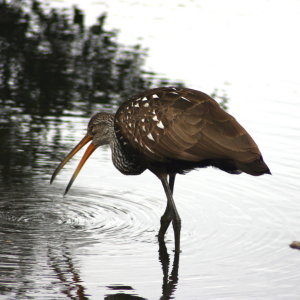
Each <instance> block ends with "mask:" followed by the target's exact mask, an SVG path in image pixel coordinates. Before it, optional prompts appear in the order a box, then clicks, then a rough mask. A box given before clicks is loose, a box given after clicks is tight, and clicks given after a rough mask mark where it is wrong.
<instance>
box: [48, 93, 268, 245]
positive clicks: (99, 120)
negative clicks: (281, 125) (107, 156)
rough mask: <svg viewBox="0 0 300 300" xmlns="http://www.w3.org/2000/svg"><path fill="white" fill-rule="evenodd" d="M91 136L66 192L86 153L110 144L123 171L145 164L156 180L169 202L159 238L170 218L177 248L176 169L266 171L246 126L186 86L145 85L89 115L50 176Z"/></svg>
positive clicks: (134, 171)
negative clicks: (83, 131)
mask: <svg viewBox="0 0 300 300" xmlns="http://www.w3.org/2000/svg"><path fill="white" fill-rule="evenodd" d="M90 140H92V143H91V144H90V146H89V147H88V149H87V150H86V153H85V155H84V157H83V158H82V160H81V162H80V164H79V166H78V168H77V170H76V171H75V173H74V175H73V177H72V179H71V181H70V183H69V185H68V187H67V189H66V192H67V191H68V189H69V188H70V186H71V185H72V183H73V181H74V179H75V178H76V176H77V174H78V173H79V171H80V169H81V167H82V166H83V164H84V162H85V161H86V160H87V158H88V157H89V156H90V154H91V153H92V152H93V151H94V150H95V149H96V148H97V147H98V146H101V145H104V144H110V146H111V149H112V160H113V163H114V165H115V166H116V168H117V169H118V170H119V171H121V172H122V173H123V174H126V175H137V174H141V173H142V172H143V171H145V170H146V169H149V170H150V171H151V172H153V173H154V174H155V175H156V176H157V177H158V178H159V179H160V180H161V182H162V184H163V187H164V189H165V192H166V195H167V199H168V202H167V208H166V211H165V213H164V214H163V216H162V218H161V227H160V231H159V239H160V241H162V240H163V238H164V235H165V232H166V230H167V228H168V226H169V224H170V222H171V221H173V227H174V233H175V250H176V251H179V250H180V228H181V221H180V217H179V214H178V212H177V210H176V206H175V203H174V200H173V196H172V194H173V188H174V182H175V176H176V174H177V173H181V174H182V173H186V172H188V171H190V170H192V169H194V168H202V167H207V166H213V167H217V168H219V169H221V170H223V171H225V172H228V173H232V174H239V173H241V172H245V173H248V174H250V175H254V176H257V175H262V174H270V171H269V168H268V167H267V165H266V164H265V163H264V161H263V158H262V155H261V153H260V151H259V149H258V147H257V145H256V143H255V142H254V140H253V139H252V138H251V136H250V135H249V134H248V133H247V132H246V130H245V129H244V128H243V127H242V126H241V125H240V124H239V123H238V122H237V121H236V120H235V119H234V118H233V117H232V116H231V115H230V114H228V113H227V112H225V111H224V110H223V109H222V108H221V107H220V106H219V104H218V103H217V102H216V101H215V100H213V99H212V98H211V97H209V96H208V95H206V94H204V93H202V92H200V91H196V90H192V89H187V88H175V87H163V88H156V89H152V90H148V91H145V92H143V93H140V94H138V95H136V96H134V97H132V98H130V99H129V100H128V101H126V102H124V103H123V104H122V105H121V106H120V107H119V109H118V110H117V112H116V114H115V115H113V114H109V113H103V112H100V113H98V114H96V115H94V116H93V117H92V118H91V120H90V122H89V125H88V133H87V135H86V136H85V137H84V138H83V140H82V141H81V142H80V143H79V144H78V145H77V146H76V147H75V148H74V149H73V150H72V151H71V152H70V154H69V155H68V156H67V157H66V158H65V159H64V160H63V161H62V163H61V164H60V165H59V166H58V167H57V169H56V170H55V172H54V174H53V176H52V179H51V182H52V181H53V179H54V178H55V176H56V175H57V173H58V172H59V171H60V170H61V168H62V167H63V166H64V165H65V163H66V162H67V161H68V160H69V159H70V158H71V157H72V156H73V155H74V154H75V153H76V152H77V151H78V150H79V149H80V148H81V147H82V146H83V145H85V144H86V143H87V142H88V141H90ZM168 177H169V182H168V181H167V178H168Z"/></svg>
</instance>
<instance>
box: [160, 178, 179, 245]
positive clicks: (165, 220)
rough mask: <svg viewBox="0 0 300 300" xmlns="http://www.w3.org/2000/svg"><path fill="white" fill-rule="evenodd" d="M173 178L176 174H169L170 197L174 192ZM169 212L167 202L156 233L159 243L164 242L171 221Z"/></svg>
mask: <svg viewBox="0 0 300 300" xmlns="http://www.w3.org/2000/svg"><path fill="white" fill-rule="evenodd" d="M175 176H176V174H171V175H170V177H169V186H170V190H171V193H172V195H173V190H174V183H175ZM170 210H171V208H170V204H169V201H167V207H166V210H165V212H164V214H163V215H162V216H161V218H160V229H159V232H158V239H159V241H160V242H161V241H163V240H164V236H165V233H166V231H167V229H168V228H169V226H170V223H171V221H172V215H171V211H170Z"/></svg>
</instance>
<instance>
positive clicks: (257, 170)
mask: <svg viewBox="0 0 300 300" xmlns="http://www.w3.org/2000/svg"><path fill="white" fill-rule="evenodd" d="M236 166H237V168H238V169H239V170H241V171H242V172H245V173H247V174H250V175H253V176H260V175H263V174H270V175H271V174H272V173H271V171H270V169H269V167H268V166H267V164H266V163H265V162H264V160H263V158H262V156H261V157H260V158H259V159H257V160H255V161H252V162H250V163H243V162H236Z"/></svg>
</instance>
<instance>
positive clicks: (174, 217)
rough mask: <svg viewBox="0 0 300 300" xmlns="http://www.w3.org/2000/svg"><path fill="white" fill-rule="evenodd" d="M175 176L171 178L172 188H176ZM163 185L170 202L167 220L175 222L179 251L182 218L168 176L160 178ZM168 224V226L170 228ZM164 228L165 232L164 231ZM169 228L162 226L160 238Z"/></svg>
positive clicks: (176, 245)
mask: <svg viewBox="0 0 300 300" xmlns="http://www.w3.org/2000/svg"><path fill="white" fill-rule="evenodd" d="M173 177H174V178H171V176H170V183H171V186H172V189H173V188H174V181H175V175H173ZM160 180H161V182H162V185H163V187H164V190H165V193H166V196H167V199H168V204H167V209H166V211H167V214H166V216H167V218H166V219H167V220H168V221H169V223H168V226H169V224H170V221H172V224H173V229H174V237H175V251H176V252H179V251H180V230H181V219H180V217H179V214H178V212H177V209H176V206H175V202H174V199H173V196H172V190H171V187H170V185H169V183H168V181H167V178H166V176H162V177H161V178H160ZM164 216H165V214H164V215H163V217H164ZM163 217H162V218H163ZM168 226H167V227H166V228H168ZM163 230H164V232H163ZM166 230H167V229H165V228H163V229H162V227H161V229H160V230H159V234H158V236H159V239H160V240H161V239H162V238H163V236H164V234H165V232H166Z"/></svg>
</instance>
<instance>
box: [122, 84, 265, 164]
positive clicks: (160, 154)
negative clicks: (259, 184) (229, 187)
mask: <svg viewBox="0 0 300 300" xmlns="http://www.w3.org/2000/svg"><path fill="white" fill-rule="evenodd" d="M127 107H128V108H127ZM116 126H117V129H118V131H119V132H120V135H122V137H123V138H124V139H125V140H126V143H127V144H129V145H130V147H131V148H132V149H133V150H134V151H139V152H140V153H143V155H144V156H145V158H146V159H150V160H151V159H155V160H160V161H165V160H170V159H180V160H188V161H201V160H204V159H214V158H219V159H220V158H224V159H236V160H238V161H241V162H248V161H251V160H253V159H255V158H257V157H258V156H259V155H260V152H259V150H258V147H257V145H256V144H255V142H254V141H253V139H252V138H251V136H250V135H249V134H248V133H247V132H246V130H245V129H244V128H243V127H242V126H241V125H240V124H239V123H238V122H237V121H236V120H235V119H234V118H233V117H232V116H231V115H230V114H228V113H227V112H225V111H224V110H223V109H222V108H221V107H220V106H219V105H218V103H217V102H216V101H214V100H213V99H212V98H210V97H209V96H208V95H206V94H204V93H202V92H199V91H195V90H191V89H174V88H164V89H153V90H150V91H148V92H146V93H142V94H140V95H137V96H136V97H133V98H131V99H130V100H129V101H127V102H125V103H124V104H123V105H122V106H121V107H120V109H119V110H118V112H117V114H116ZM251 154H252V155H251Z"/></svg>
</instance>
